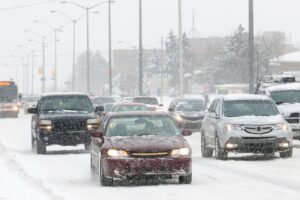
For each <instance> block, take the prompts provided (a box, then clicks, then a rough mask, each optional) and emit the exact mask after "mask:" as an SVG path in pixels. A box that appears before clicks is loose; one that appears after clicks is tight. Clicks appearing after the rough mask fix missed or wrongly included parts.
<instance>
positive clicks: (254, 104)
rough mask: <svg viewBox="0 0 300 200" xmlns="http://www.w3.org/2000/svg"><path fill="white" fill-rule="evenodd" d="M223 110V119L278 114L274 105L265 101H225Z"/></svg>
mask: <svg viewBox="0 0 300 200" xmlns="http://www.w3.org/2000/svg"><path fill="white" fill-rule="evenodd" d="M223 109H224V116H225V117H241V116H275V115H278V114H279V111H278V109H277V108H276V105H275V104H274V103H272V102H271V101H267V100H266V101H263V100H257V101H254V100H251V101H250V100H239V101H225V102H224V108H223Z"/></svg>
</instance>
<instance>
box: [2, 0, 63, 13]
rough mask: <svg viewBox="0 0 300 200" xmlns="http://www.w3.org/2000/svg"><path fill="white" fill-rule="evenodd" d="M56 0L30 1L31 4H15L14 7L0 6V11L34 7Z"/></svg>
mask: <svg viewBox="0 0 300 200" xmlns="http://www.w3.org/2000/svg"><path fill="white" fill-rule="evenodd" d="M55 1H57V0H48V1H43V2H39V3H30V4H23V5H20V6H13V7H8V8H0V12H1V11H10V10H16V9H22V8H29V7H34V6H39V5H43V4H48V3H52V2H55Z"/></svg>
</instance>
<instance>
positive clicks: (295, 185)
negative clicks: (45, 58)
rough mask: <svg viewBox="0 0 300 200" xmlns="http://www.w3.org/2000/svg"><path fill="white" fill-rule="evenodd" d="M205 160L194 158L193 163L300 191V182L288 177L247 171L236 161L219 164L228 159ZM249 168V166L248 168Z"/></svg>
mask: <svg viewBox="0 0 300 200" xmlns="http://www.w3.org/2000/svg"><path fill="white" fill-rule="evenodd" d="M203 161H204V160H202V159H195V158H194V159H193V163H194V164H197V165H199V166H202V167H206V168H209V169H210V170H212V169H213V170H217V171H221V172H222V173H225V174H231V175H234V176H237V177H245V178H248V179H253V180H255V181H264V182H266V183H269V184H273V185H276V186H282V187H285V188H287V189H290V190H294V191H296V192H299V191H300V182H296V181H293V180H288V178H286V179H283V178H280V177H274V176H271V175H266V174H264V173H261V172H260V173H253V172H250V171H246V170H243V169H241V168H237V167H235V166H234V163H232V165H231V166H230V167H228V166H226V165H224V163H223V165H219V164H220V163H221V162H226V161H216V162H214V163H211V162H205V161H204V162H203ZM248 169H249V168H248Z"/></svg>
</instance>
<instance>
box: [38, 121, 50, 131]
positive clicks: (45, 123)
mask: <svg viewBox="0 0 300 200" xmlns="http://www.w3.org/2000/svg"><path fill="white" fill-rule="evenodd" d="M39 129H42V130H47V131H51V130H52V122H51V121H50V120H41V121H39Z"/></svg>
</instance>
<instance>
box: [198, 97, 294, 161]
mask: <svg viewBox="0 0 300 200" xmlns="http://www.w3.org/2000/svg"><path fill="white" fill-rule="evenodd" d="M201 134H202V137H201V150H202V156H203V157H212V155H213V152H214V151H215V155H216V158H217V159H221V160H226V159H227V157H228V153H229V152H238V153H263V154H268V155H269V154H271V155H273V154H274V153H275V152H279V153H280V157H282V158H285V157H292V154H293V149H292V142H293V140H292V137H293V134H292V131H291V128H290V125H289V124H288V123H287V122H286V121H285V120H284V118H283V117H282V116H281V115H280V113H279V111H278V109H277V107H276V105H275V103H274V102H273V101H272V100H271V99H270V98H269V97H266V96H260V95H249V94H232V95H226V96H223V97H218V98H216V99H215V100H214V101H213V102H212V104H211V106H210V108H209V110H208V112H207V114H206V115H205V118H204V120H203V123H202V127H201Z"/></svg>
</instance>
